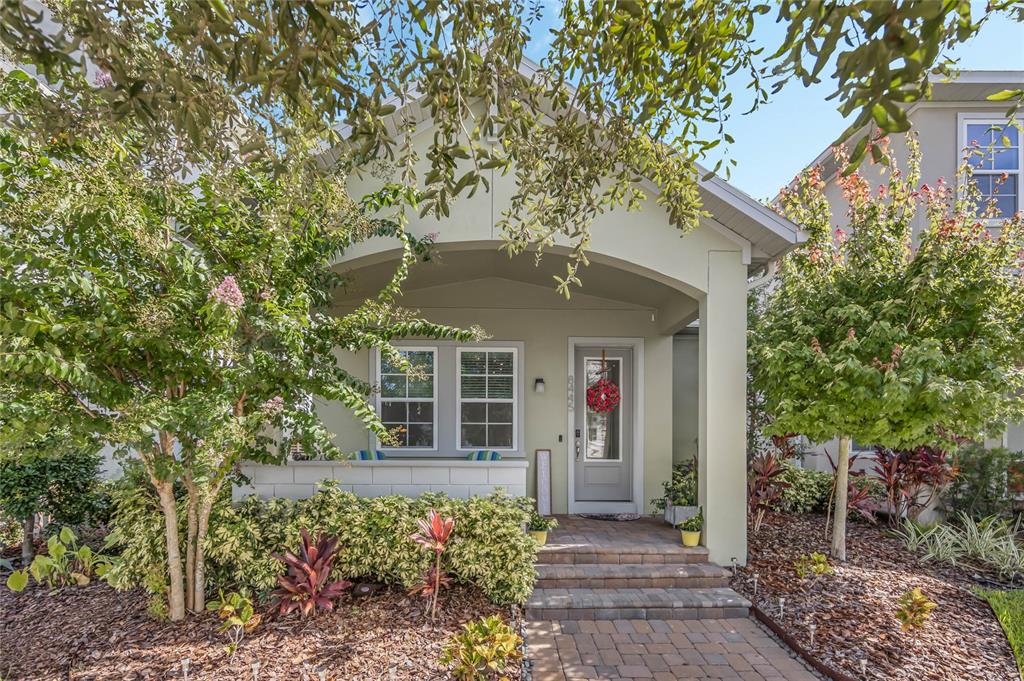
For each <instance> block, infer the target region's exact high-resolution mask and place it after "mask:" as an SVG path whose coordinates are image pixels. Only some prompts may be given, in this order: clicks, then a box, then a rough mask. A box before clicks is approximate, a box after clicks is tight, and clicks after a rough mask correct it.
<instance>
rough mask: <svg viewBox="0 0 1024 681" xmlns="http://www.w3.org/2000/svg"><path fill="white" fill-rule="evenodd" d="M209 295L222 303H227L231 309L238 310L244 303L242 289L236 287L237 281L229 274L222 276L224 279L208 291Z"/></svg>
mask: <svg viewBox="0 0 1024 681" xmlns="http://www.w3.org/2000/svg"><path fill="white" fill-rule="evenodd" d="M210 297H211V298H213V299H214V300H216V301H217V302H218V303H220V304H222V305H227V306H228V307H230V308H231V309H232V310H238V309H239V308H240V307H242V304H243V303H245V297H244V296H243V295H242V289H240V288H238V282H236V281H235V278H234V277H232V276H231V275H228V276H226V277H224V281H222V282H220V284H219V285H218V286H217V288H215V289H213V290H212V291H210Z"/></svg>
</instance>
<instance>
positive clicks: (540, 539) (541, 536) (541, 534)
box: [530, 530, 548, 546]
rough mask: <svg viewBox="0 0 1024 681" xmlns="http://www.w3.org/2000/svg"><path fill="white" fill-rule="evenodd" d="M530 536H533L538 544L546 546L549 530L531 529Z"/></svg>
mask: <svg viewBox="0 0 1024 681" xmlns="http://www.w3.org/2000/svg"><path fill="white" fill-rule="evenodd" d="M530 536H531V537H533V540H534V541H535V542H537V545H538V546H544V545H545V544H547V543H548V532H547V530H530Z"/></svg>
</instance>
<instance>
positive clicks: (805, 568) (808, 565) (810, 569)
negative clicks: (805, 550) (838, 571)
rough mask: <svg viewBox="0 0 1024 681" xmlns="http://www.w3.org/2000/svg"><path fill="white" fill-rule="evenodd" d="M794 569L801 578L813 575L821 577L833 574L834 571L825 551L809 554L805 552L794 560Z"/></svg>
mask: <svg viewBox="0 0 1024 681" xmlns="http://www.w3.org/2000/svg"><path fill="white" fill-rule="evenodd" d="M793 570H794V571H795V572H796V576H797V577H799V578H800V579H806V578H807V577H810V576H811V575H814V576H815V577H820V576H822V575H831V574H833V573H834V570H833V569H832V566H831V565H829V563H828V558H827V557H826V556H825V554H824V553H818V552H817V551H815V552H814V553H812V554H810V555H807V554H804V555H802V556H800V557H799V558H797V559H796V560H794V561H793Z"/></svg>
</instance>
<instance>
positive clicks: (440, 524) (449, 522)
mask: <svg viewBox="0 0 1024 681" xmlns="http://www.w3.org/2000/svg"><path fill="white" fill-rule="evenodd" d="M416 523H417V524H418V525H419V526H420V531H419V532H417V533H415V534H413V535H412V537H410V538H411V539H412V540H413V541H414V542H416V543H417V544H419V545H421V546H423V547H424V548H426V549H430V550H431V551H433V552H434V565H433V567H432V568H431V569H430V570H429V571H428V572H427V575H426V577H425V579H429V580H431V582H432V584H431V585H430V586H429V587H428V588H422V587H421V589H420V590H421V591H423V592H424V595H427V594H428V593H429V595H430V597H431V598H430V618H431V619H433V618H434V617H435V616H436V615H437V594H438V592H439V591H440V590H441V586H442V579H441V578H442V576H445V575H444V573H443V572H442V571H441V554H442V553H444V549H445V545H446V544H447V543H448V540H449V539H450V538H451V535H452V530H453V529H455V518H442V517H441V514H440V513H438V512H437V511H435V510H434V509H430V513H429V514H428V515H427V519H426V520H422V519H421V520H417V521H416ZM428 590H429V591H428Z"/></svg>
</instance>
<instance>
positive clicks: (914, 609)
mask: <svg viewBox="0 0 1024 681" xmlns="http://www.w3.org/2000/svg"><path fill="white" fill-rule="evenodd" d="M936 607H938V604H936V603H935V602H934V601H932V600H930V599H929V598H928V597H927V596H925V595H924V592H923V591H921V588H920V587H914V588H913V589H911V590H910V591H907V592H906V593H904V594H903V595H902V596H900V597H899V599H898V600H897V601H896V619H898V620H899V621H900V629H902V630H903V631H910V630H912V629H922V628H924V625H925V622H927V621H928V618H929V617H931V616H932V610H934V609H935V608H936Z"/></svg>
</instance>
